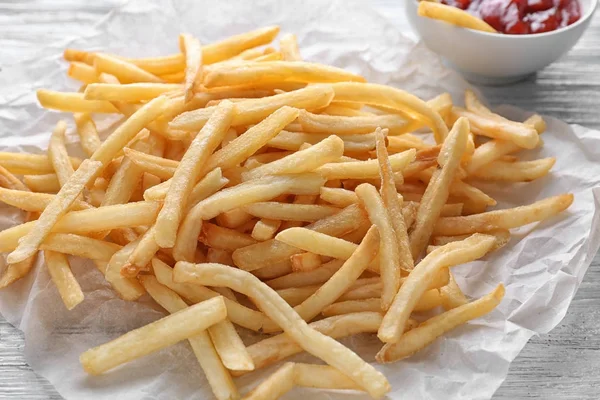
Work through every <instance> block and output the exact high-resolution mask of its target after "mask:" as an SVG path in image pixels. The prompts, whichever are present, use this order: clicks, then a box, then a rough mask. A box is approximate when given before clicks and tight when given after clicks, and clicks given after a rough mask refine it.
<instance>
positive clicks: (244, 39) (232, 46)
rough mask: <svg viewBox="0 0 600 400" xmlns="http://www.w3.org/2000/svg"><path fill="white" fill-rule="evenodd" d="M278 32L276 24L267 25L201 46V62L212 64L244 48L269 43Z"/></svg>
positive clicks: (238, 52) (236, 53)
mask: <svg viewBox="0 0 600 400" xmlns="http://www.w3.org/2000/svg"><path fill="white" fill-rule="evenodd" d="M278 33H279V27H278V26H267V27H264V28H259V29H256V30H253V31H249V32H245V33H242V34H239V35H234V36H230V37H228V38H227V39H224V40H222V41H219V42H215V43H212V44H209V45H206V46H203V47H202V58H203V62H204V64H214V63H216V62H219V61H223V60H227V59H229V58H232V57H235V56H237V55H238V54H240V53H242V52H243V51H245V50H248V49H251V48H254V47H258V46H262V45H265V44H268V43H271V41H273V39H274V38H275V36H277V34H278Z"/></svg>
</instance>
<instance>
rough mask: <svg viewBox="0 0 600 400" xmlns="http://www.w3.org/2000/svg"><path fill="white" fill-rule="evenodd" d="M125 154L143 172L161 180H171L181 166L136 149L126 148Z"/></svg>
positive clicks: (176, 162)
mask: <svg viewBox="0 0 600 400" xmlns="http://www.w3.org/2000/svg"><path fill="white" fill-rule="evenodd" d="M134 147H135V145H134ZM123 152H124V153H125V155H126V156H127V158H128V159H129V160H131V161H132V162H133V163H134V164H135V165H137V166H138V167H140V168H141V169H142V170H143V171H145V172H147V173H150V174H152V175H156V176H158V177H160V178H161V179H171V178H172V177H173V175H174V174H175V170H176V169H177V167H178V166H179V161H175V160H170V159H168V158H163V157H156V156H153V155H151V154H147V153H143V152H141V151H138V150H136V149H135V148H128V147H126V148H124V149H123ZM170 184H171V182H170V181H169V185H170ZM165 196H166V192H165Z"/></svg>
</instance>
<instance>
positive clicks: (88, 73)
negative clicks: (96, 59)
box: [67, 61, 98, 84]
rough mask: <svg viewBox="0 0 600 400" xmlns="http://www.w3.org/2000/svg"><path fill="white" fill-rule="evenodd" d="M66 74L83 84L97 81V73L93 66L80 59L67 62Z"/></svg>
mask: <svg viewBox="0 0 600 400" xmlns="http://www.w3.org/2000/svg"><path fill="white" fill-rule="evenodd" d="M67 75H68V76H69V77H70V78H73V79H75V80H78V81H80V82H82V83H84V84H90V83H95V82H98V74H96V70H95V69H94V67H92V66H91V65H88V64H86V63H83V62H80V61H73V62H72V63H70V64H69V69H68V70H67Z"/></svg>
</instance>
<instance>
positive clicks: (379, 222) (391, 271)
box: [355, 183, 402, 310]
mask: <svg viewBox="0 0 600 400" xmlns="http://www.w3.org/2000/svg"><path fill="white" fill-rule="evenodd" d="M355 192H356V195H357V196H358V200H359V202H360V203H361V205H362V206H363V207H364V208H365V210H366V211H367V215H368V216H369V220H370V221H371V222H372V223H373V224H374V225H375V226H376V227H377V229H378V231H379V236H380V242H379V260H380V261H379V266H380V274H381V281H382V282H383V291H382V293H381V308H382V309H383V310H387V309H388V308H389V306H390V304H391V303H392V300H393V299H394V296H395V295H396V293H397V292H398V289H399V288H400V247H399V246H398V239H397V236H396V232H395V230H394V226H393V225H392V221H391V215H390V214H389V212H388V210H389V209H386V206H385V204H384V202H383V199H382V198H381V196H380V195H379V193H377V189H375V187H373V185H369V184H368V183H363V184H361V185H359V186H358V187H357V188H356V190H355ZM394 193H395V186H394ZM392 200H393V201H396V202H397V201H398V195H397V194H395V195H394V196H393V197H392ZM398 210H399V211H400V215H399V218H402V211H401V208H400V207H398Z"/></svg>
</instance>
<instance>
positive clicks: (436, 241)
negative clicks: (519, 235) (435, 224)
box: [431, 229, 510, 248]
mask: <svg viewBox="0 0 600 400" xmlns="http://www.w3.org/2000/svg"><path fill="white" fill-rule="evenodd" d="M485 234H486V235H493V236H495V237H496V242H497V246H499V247H502V246H504V245H505V244H506V243H508V241H509V240H510V231H509V230H508V229H496V230H493V231H486V232H485ZM469 236H471V234H465V235H456V236H434V237H433V238H432V240H431V243H432V244H433V245H435V246H443V245H445V244H448V243H452V242H457V241H460V240H465V239H466V238H468V237H469ZM499 247H498V248H499Z"/></svg>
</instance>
